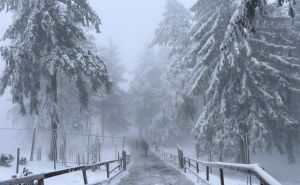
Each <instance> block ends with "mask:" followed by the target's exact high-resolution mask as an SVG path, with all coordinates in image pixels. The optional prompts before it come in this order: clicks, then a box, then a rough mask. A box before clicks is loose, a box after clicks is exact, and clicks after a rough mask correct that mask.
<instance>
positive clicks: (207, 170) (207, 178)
mask: <svg viewBox="0 0 300 185" xmlns="http://www.w3.org/2000/svg"><path fill="white" fill-rule="evenodd" d="M206 180H207V181H209V166H206Z"/></svg>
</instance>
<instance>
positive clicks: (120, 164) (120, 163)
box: [118, 152, 122, 170]
mask: <svg viewBox="0 0 300 185" xmlns="http://www.w3.org/2000/svg"><path fill="white" fill-rule="evenodd" d="M118 160H120V153H119V152H118ZM121 166H122V162H120V161H119V170H121Z"/></svg>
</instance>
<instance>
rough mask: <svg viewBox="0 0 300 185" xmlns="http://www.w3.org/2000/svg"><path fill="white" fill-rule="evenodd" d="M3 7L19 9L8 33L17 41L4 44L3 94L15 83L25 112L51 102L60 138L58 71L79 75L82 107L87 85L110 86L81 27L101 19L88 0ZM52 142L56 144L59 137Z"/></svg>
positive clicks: (10, 0)
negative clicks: (58, 126)
mask: <svg viewBox="0 0 300 185" xmlns="http://www.w3.org/2000/svg"><path fill="white" fill-rule="evenodd" d="M0 10H1V11H2V10H14V11H15V12H16V13H15V15H16V19H15V21H14V22H13V24H12V25H11V26H10V27H9V28H8V30H7V31H6V33H5V35H4V37H3V38H4V39H10V40H11V41H12V44H11V45H10V46H7V47H3V48H1V54H2V57H3V58H4V60H5V61H6V68H5V71H4V74H3V76H2V78H1V83H0V94H3V93H4V90H5V88H6V87H8V86H11V94H12V97H13V103H18V104H19V105H20V108H21V112H22V113H23V114H25V113H27V112H29V113H32V114H38V113H39V111H40V110H38V108H39V106H38V105H39V104H41V103H43V102H47V104H48V105H49V114H50V115H51V129H52V130H53V133H52V136H53V138H55V130H56V129H57V125H58V123H59V120H58V113H57V109H58V108H57V98H58V97H57V89H58V83H57V74H58V72H63V73H65V74H66V75H67V76H69V77H70V78H73V79H76V87H77V89H78V92H79V100H80V103H81V104H82V105H83V106H87V103H88V101H87V100H88V97H87V95H88V93H87V87H89V86H91V87H92V89H93V90H98V89H100V88H101V87H105V88H106V89H107V90H110V89H111V82H110V80H109V77H108V74H107V71H106V67H105V65H104V62H103V61H102V59H101V58H100V57H98V56H97V55H95V54H93V53H92V52H91V51H89V50H87V49H86V48H84V47H83V46H84V45H85V43H86V42H87V37H86V36H85V33H84V30H83V29H82V27H84V26H94V27H95V29H96V31H97V32H99V25H100V23H101V22H100V19H99V17H98V16H97V15H96V14H95V12H94V11H93V10H92V9H91V7H90V6H89V4H88V2H87V1H86V0H31V1H22V0H5V1H1V2H0ZM74 98H78V97H74ZM27 100H28V101H27ZM26 102H29V103H28V104H29V105H28V107H26V104H27V103H26ZM51 143H52V145H54V146H55V145H56V144H55V140H53V141H52V142H51ZM53 150H55V149H54V148H53V147H52V152H53ZM53 156H54V155H51V158H52V159H53Z"/></svg>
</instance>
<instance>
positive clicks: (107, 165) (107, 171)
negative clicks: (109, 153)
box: [106, 163, 109, 178]
mask: <svg viewBox="0 0 300 185" xmlns="http://www.w3.org/2000/svg"><path fill="white" fill-rule="evenodd" d="M106 176H107V178H109V163H107V164H106Z"/></svg>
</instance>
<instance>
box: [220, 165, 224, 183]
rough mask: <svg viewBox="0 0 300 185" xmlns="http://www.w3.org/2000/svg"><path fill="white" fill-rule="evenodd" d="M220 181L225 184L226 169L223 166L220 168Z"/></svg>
mask: <svg viewBox="0 0 300 185" xmlns="http://www.w3.org/2000/svg"><path fill="white" fill-rule="evenodd" d="M220 182H221V185H224V171H223V169H222V168H220Z"/></svg>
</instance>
